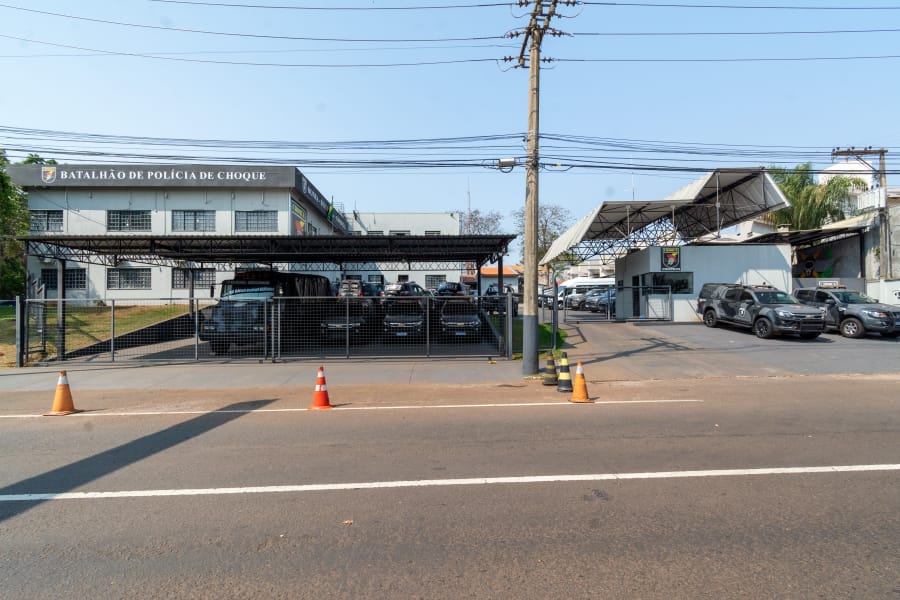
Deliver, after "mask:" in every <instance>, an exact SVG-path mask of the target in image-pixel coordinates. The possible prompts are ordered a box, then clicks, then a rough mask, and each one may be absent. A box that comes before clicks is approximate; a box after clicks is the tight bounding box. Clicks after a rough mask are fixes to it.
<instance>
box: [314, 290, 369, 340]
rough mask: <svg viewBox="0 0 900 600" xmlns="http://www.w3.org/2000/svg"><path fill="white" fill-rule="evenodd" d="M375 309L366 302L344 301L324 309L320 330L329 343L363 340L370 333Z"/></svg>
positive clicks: (331, 303) (329, 304) (331, 304)
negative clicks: (348, 338) (348, 337)
mask: <svg viewBox="0 0 900 600" xmlns="http://www.w3.org/2000/svg"><path fill="white" fill-rule="evenodd" d="M373 310H374V309H373V307H372V306H371V305H370V304H369V303H368V302H366V301H360V300H349V299H342V300H340V301H338V302H330V303H328V305H327V306H325V307H323V309H322V311H321V312H322V318H321V320H320V321H319V330H320V332H321V334H322V338H324V339H325V340H328V341H345V340H346V339H347V335H348V334H349V335H350V339H351V341H353V340H356V341H359V340H362V339H364V338H365V334H366V333H367V332H368V331H369V325H370V320H371V318H372V314H373Z"/></svg>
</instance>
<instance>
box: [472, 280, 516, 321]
mask: <svg viewBox="0 0 900 600" xmlns="http://www.w3.org/2000/svg"><path fill="white" fill-rule="evenodd" d="M507 296H512V314H513V316H514V317H517V316H519V299H518V297H517V296H516V292H515V290H513V289H512V287H511V286H508V285H505V286H503V293H502V294H501V293H500V287H499V286H498V285H497V284H496V283H492V284H490V285H489V286H488V287H487V289H486V290H485V291H484V296H482V298H481V308H482V310H484V312H486V313H488V314H490V313H497V314H498V315H505V314H506V303H507V300H506V297H507Z"/></svg>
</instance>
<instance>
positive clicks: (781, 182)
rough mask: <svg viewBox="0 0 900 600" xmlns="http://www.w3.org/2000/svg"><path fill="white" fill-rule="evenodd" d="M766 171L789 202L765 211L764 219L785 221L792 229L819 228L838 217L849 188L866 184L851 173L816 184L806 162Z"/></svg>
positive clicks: (770, 221) (847, 198) (840, 214)
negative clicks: (848, 175)
mask: <svg viewBox="0 0 900 600" xmlns="http://www.w3.org/2000/svg"><path fill="white" fill-rule="evenodd" d="M769 172H770V173H771V174H772V179H773V180H774V181H775V183H776V184H778V187H779V188H781V191H782V192H783V193H784V195H785V196H786V197H787V199H788V201H789V202H790V203H791V205H790V206H788V207H787V208H783V209H781V210H778V211H775V212H773V213H768V214H767V215H766V216H765V217H764V219H765V220H766V221H767V222H768V223H770V224H772V225H788V226H789V227H790V228H791V229H792V230H803V229H819V228H820V227H822V226H823V225H825V224H827V223H833V222H835V221H840V220H842V219H843V218H844V210H843V207H844V206H845V205H846V203H847V201H848V200H849V199H850V197H851V194H852V192H853V191H854V190H859V189H865V185H866V184H865V182H864V181H863V180H861V179H858V178H855V177H852V178H851V177H833V178H832V179H830V180H829V181H828V183H826V184H817V183H815V181H814V179H813V172H812V165H811V164H810V163H805V164H802V165H798V166H796V167H794V168H793V169H792V170H790V171H788V170H786V169H780V168H772V169H770V171H769Z"/></svg>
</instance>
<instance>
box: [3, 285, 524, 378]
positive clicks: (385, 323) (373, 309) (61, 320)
mask: <svg viewBox="0 0 900 600" xmlns="http://www.w3.org/2000/svg"><path fill="white" fill-rule="evenodd" d="M517 314H518V304H516V303H515V298H513V297H506V296H499V297H498V296H485V297H480V298H476V297H448V298H435V297H431V296H423V297H417V298H397V299H394V298H364V297H360V298H334V297H328V298H325V297H322V298H285V297H276V298H242V299H241V300H220V301H218V302H216V301H215V300H173V299H155V300H127V301H125V300H119V301H113V300H108V301H101V300H71V299H69V300H62V301H61V303H60V301H58V300H27V301H26V302H25V310H24V318H23V319H21V320H22V324H21V330H20V335H21V339H22V340H23V343H22V350H23V358H24V360H23V362H24V363H25V364H28V363H31V364H34V363H41V362H49V361H60V360H65V361H82V362H84V361H100V362H117V361H128V360H140V361H154V360H158V361H186V360H223V359H238V358H245V359H258V360H272V361H277V360H280V359H286V358H294V357H296V358H304V357H307V358H339V357H346V358H350V357H372V358H380V357H422V356H424V357H441V356H446V357H456V356H488V357H507V358H511V357H512V340H513V335H512V332H513V328H514V326H513V324H514V322H515V317H516V316H517Z"/></svg>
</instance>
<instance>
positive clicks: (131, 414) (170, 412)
mask: <svg viewBox="0 0 900 600" xmlns="http://www.w3.org/2000/svg"><path fill="white" fill-rule="evenodd" d="M685 402H688V403H690V402H703V400H694V399H682V400H606V401H594V402H590V403H578V402H567V401H566V402H519V403H495V404H435V405H432V406H428V405H414V406H338V407H335V410H336V411H337V412H344V411H346V410H416V409H433V408H506V407H520V408H521V407H525V408H527V407H531V406H590V405H591V404H596V405H602V404H680V403H685ZM276 412H310V409H308V408H256V409H253V408H250V409H238V410H160V411H135V412H105V411H104V412H100V411H96V412H93V411H90V412H81V413H75V414H72V415H66V416H67V417H76V418H82V419H83V418H85V417H146V416H155V415H214V414H217V413H219V414H232V413H276ZM316 412H319V411H316ZM43 416H44V415H0V419H36V418H40V417H43Z"/></svg>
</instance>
